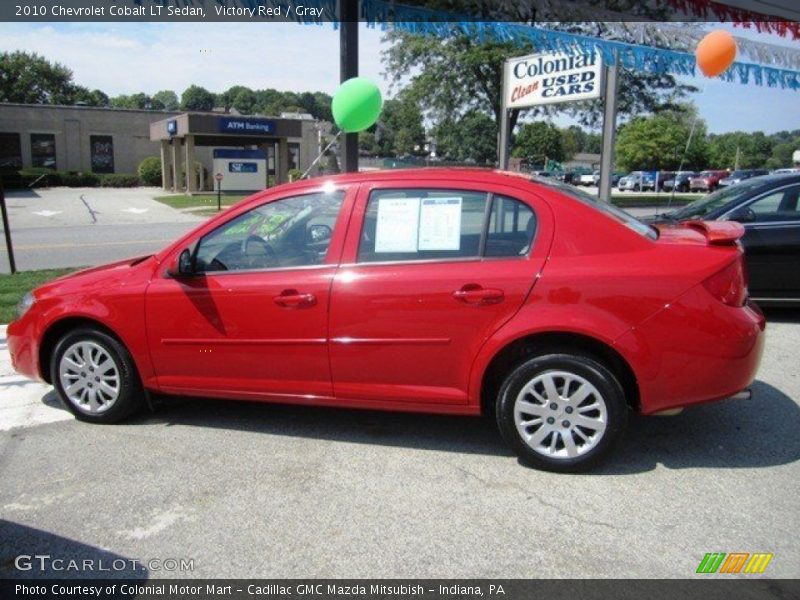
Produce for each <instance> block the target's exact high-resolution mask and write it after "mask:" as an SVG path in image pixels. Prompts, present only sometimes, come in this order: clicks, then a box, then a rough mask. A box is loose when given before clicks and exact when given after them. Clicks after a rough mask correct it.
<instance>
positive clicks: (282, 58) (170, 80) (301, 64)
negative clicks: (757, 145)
mask: <svg viewBox="0 0 800 600" xmlns="http://www.w3.org/2000/svg"><path fill="white" fill-rule="evenodd" d="M731 30H732V31H734V33H735V34H736V35H742V36H746V37H750V38H752V39H756V40H760V41H765V42H768V43H777V44H783V45H786V44H788V45H790V46H792V47H795V48H798V49H800V42H797V41H794V42H787V40H784V39H783V38H780V37H778V36H774V35H769V34H758V33H756V32H755V31H742V30H741V29H736V30H734V29H732V28H731ZM382 36H383V34H382V32H381V31H380V30H379V29H371V28H368V27H367V26H365V25H362V26H361V31H360V40H359V44H360V52H359V54H360V56H359V59H360V75H363V76H365V77H369V78H372V79H373V80H374V81H376V82H377V83H378V84H379V85H380V87H381V88H382V90H383V91H384V95H387V94H388V93H389V81H388V80H387V79H386V78H385V77H384V75H383V71H384V68H383V65H382V64H381V50H382V49H383V48H384V47H385V44H383V43H382V41H381V40H382ZM338 44H339V33H338V31H336V30H334V29H333V27H332V26H331V25H330V24H322V25H299V24H296V23H269V24H268V25H264V24H262V23H50V24H48V23H2V24H0V51H11V50H26V51H29V52H37V53H39V54H41V55H43V56H45V57H46V58H48V59H49V60H52V61H57V62H60V63H62V64H64V65H66V66H67V67H69V68H70V69H72V71H73V73H74V78H75V81H76V82H77V83H79V84H80V85H84V86H86V87H88V88H90V89H94V88H98V89H101V90H103V91H104V92H106V93H107V94H109V95H110V96H115V95H118V94H130V93H134V92H145V93H148V94H152V93H154V92H157V91H159V90H163V89H171V90H175V91H176V92H177V93H178V94H179V95H180V93H181V91H183V90H184V89H185V88H186V87H188V86H189V85H190V84H197V85H201V86H203V87H206V88H208V89H209V90H211V91H213V92H221V91H223V90H225V89H227V88H229V87H230V86H232V85H245V86H248V87H251V88H253V89H259V88H275V89H279V90H291V91H297V92H302V91H318V90H319V91H323V92H328V93H332V92H333V91H334V90H335V89H336V87H337V85H338V82H339V45H338ZM686 81H687V82H688V83H693V84H694V85H696V86H697V87H698V88H700V89H701V90H702V91H701V92H699V93H696V94H693V95H692V96H691V99H692V100H693V101H694V102H695V103H696V105H697V106H698V109H699V113H700V116H701V117H702V118H703V119H704V120H705V121H706V123H707V126H708V131H710V132H712V133H724V132H726V131H737V130H739V131H757V130H761V131H764V132H766V133H774V132H776V131H781V130H792V129H800V91H793V90H784V89H781V88H769V87H761V86H756V85H752V84H750V85H742V84H739V83H726V82H723V81H720V80H708V79H706V78H703V77H697V78H686ZM555 122H556V124H558V125H561V126H563V125H566V124H568V123H569V121H568V120H567V119H561V118H556V119H555Z"/></svg>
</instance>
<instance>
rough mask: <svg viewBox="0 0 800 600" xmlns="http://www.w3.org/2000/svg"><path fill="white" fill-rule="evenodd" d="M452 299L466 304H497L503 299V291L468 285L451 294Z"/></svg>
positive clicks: (474, 284) (473, 284) (472, 284)
mask: <svg viewBox="0 0 800 600" xmlns="http://www.w3.org/2000/svg"><path fill="white" fill-rule="evenodd" d="M453 298H455V299H456V300H458V301H460V302H464V303H466V304H497V303H498V302H502V301H503V300H504V299H505V294H504V293H503V290H498V289H494V288H483V287H481V286H479V285H478V284H476V283H470V284H467V285H465V286H464V287H462V288H461V289H460V290H456V291H455V292H453Z"/></svg>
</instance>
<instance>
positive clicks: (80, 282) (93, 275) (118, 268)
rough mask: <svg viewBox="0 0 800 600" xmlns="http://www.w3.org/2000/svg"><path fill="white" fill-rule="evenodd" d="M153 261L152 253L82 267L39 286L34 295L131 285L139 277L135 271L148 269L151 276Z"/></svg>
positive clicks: (51, 294) (71, 292) (42, 295)
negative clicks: (86, 267) (96, 265)
mask: <svg viewBox="0 0 800 600" xmlns="http://www.w3.org/2000/svg"><path fill="white" fill-rule="evenodd" d="M153 263H155V258H154V257H153V256H152V255H146V256H137V257H135V258H127V259H125V260H118V261H116V262H113V263H109V264H105V265H100V266H98V267H90V268H88V269H82V270H80V271H76V272H75V273H69V274H68V275H63V276H61V277H58V278H57V279H54V280H52V281H49V282H47V283H45V284H44V285H41V286H39V287H38V288H36V289H35V290H34V291H33V295H34V296H35V297H36V298H37V299H40V298H45V297H49V296H63V295H69V294H75V293H85V292H88V291H93V290H94V289H95V288H98V287H102V288H103V289H114V288H117V287H119V286H124V285H129V284H130V283H131V282H132V281H133V280H136V279H137V277H135V276H134V273H135V274H136V275H138V274H139V273H140V272H141V271H142V270H146V272H147V274H148V278H149V274H150V273H151V272H152V266H153Z"/></svg>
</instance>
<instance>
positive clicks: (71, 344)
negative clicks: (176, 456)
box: [50, 328, 144, 423]
mask: <svg viewBox="0 0 800 600" xmlns="http://www.w3.org/2000/svg"><path fill="white" fill-rule="evenodd" d="M50 372H51V377H52V381H53V385H54V386H55V388H56V391H57V392H58V395H59V397H60V398H61V401H62V402H63V403H64V405H65V406H66V407H67V409H69V411H70V412H72V414H74V415H75V416H76V417H77V418H78V419H80V420H82V421H89V422H93V423H116V422H117V421H121V420H122V419H124V418H126V417H128V416H130V415H131V414H133V413H134V412H136V411H137V410H139V409H140V408H141V407H142V405H143V404H144V391H143V389H142V384H141V381H140V379H139V375H138V373H137V371H136V366H135V365H134V363H133V360H132V359H131V356H130V354H129V353H128V351H127V350H126V349H125V347H124V346H123V345H122V344H121V343H119V341H117V340H116V339H115V338H113V337H111V336H110V335H108V334H106V333H104V332H102V331H99V330H97V329H92V328H81V329H76V330H74V331H72V332H70V333H68V334H67V335H65V336H64V337H63V338H61V340H60V341H59V342H58V344H56V347H55V349H54V351H53V356H52V360H51V364H50Z"/></svg>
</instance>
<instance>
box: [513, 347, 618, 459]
mask: <svg viewBox="0 0 800 600" xmlns="http://www.w3.org/2000/svg"><path fill="white" fill-rule="evenodd" d="M627 420H628V407H627V404H626V403H625V394H624V392H623V390H622V386H620V384H619V381H618V380H617V378H616V377H615V376H614V375H613V373H612V372H611V371H610V370H608V369H607V368H606V367H605V366H603V365H602V364H601V363H600V362H598V361H596V360H595V359H593V358H590V357H588V356H580V355H572V354H548V355H543V356H538V357H535V358H533V359H531V360H528V361H527V362H525V363H523V364H522V365H520V366H518V367H517V368H516V369H514V370H513V371H512V372H511V373H510V374H509V375H508V377H507V378H506V380H505V382H504V383H503V386H502V387H501V389H500V393H499V394H498V399H497V422H498V425H499V427H500V432H501V433H502V435H503V438H504V439H505V441H506V443H507V444H508V445H509V446H510V447H511V448H512V449H513V450H514V451H515V452H516V454H517V455H518V456H519V457H520V459H521V460H522V461H523V462H525V463H527V464H529V465H531V466H533V467H536V468H540V469H544V470H548V471H559V472H577V471H583V470H586V469H589V468H591V467H593V466H595V465H597V464H598V463H599V462H600V461H602V460H603V459H604V458H605V457H606V456H607V455H608V453H609V452H610V451H611V449H612V448H613V446H614V444H615V443H616V442H617V440H618V439H619V437H620V435H621V434H622V432H623V430H624V428H625V424H626V423H627Z"/></svg>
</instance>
